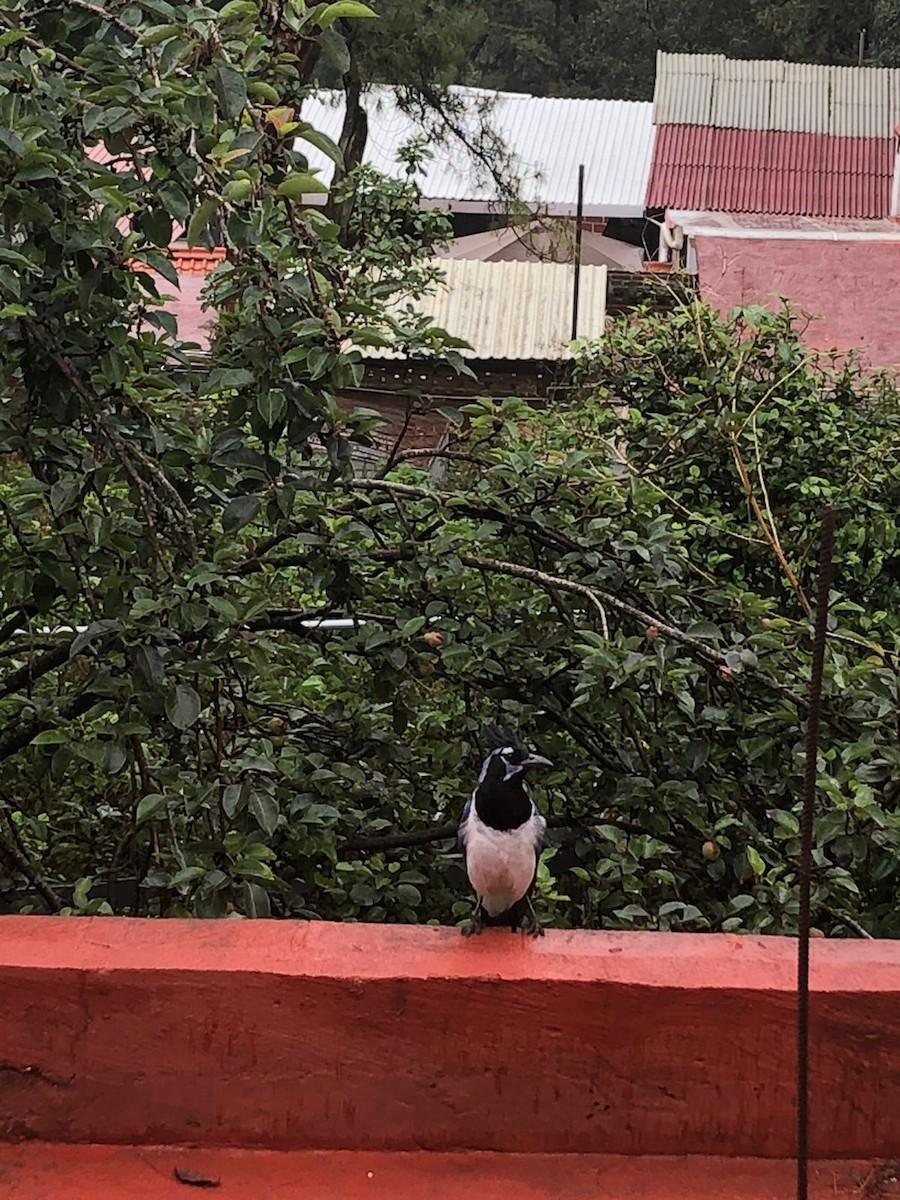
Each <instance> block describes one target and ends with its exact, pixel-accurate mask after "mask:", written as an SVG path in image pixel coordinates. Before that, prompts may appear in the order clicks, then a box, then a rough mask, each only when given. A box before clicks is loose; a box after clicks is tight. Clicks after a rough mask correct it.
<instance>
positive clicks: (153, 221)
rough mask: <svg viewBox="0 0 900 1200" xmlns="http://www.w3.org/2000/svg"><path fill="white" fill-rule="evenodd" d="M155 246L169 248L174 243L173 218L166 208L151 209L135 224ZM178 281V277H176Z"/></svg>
mask: <svg viewBox="0 0 900 1200" xmlns="http://www.w3.org/2000/svg"><path fill="white" fill-rule="evenodd" d="M135 223H136V224H137V225H138V227H139V228H140V229H141V230H142V232H143V233H145V234H146V235H147V237H148V238H149V239H150V241H151V242H152V243H153V245H154V246H162V247H165V248H168V247H169V245H170V244H171V242H172V218H171V217H170V216H169V214H168V213H167V212H166V210H165V209H164V208H151V209H149V210H148V211H147V212H144V213H141V214H140V216H139V217H138V218H137V221H136V222H135ZM176 280H177V276H176Z"/></svg>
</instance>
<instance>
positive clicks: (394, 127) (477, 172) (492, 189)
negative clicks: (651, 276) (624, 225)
mask: <svg viewBox="0 0 900 1200" xmlns="http://www.w3.org/2000/svg"><path fill="white" fill-rule="evenodd" d="M450 91H451V92H452V93H453V94H454V95H455V96H457V97H460V98H461V99H462V100H463V101H465V115H464V117H463V118H462V121H461V125H462V127H463V129H464V130H465V131H466V132H467V134H468V135H470V136H473V137H474V136H475V135H477V132H478V130H479V128H480V125H481V117H480V111H481V110H482V109H484V108H485V107H486V106H487V105H490V115H489V117H488V125H489V127H490V128H491V129H492V130H493V131H494V132H495V133H496V134H497V135H498V136H499V137H500V139H501V140H502V142H503V144H504V145H505V147H506V151H507V153H508V154H509V155H510V157H511V159H512V160H513V167H514V170H515V173H516V175H517V176H518V179H519V198H520V199H521V200H523V201H525V202H526V203H527V204H529V205H531V206H534V207H538V208H543V209H546V210H547V211H549V212H550V213H552V214H556V215H560V214H563V213H574V211H575V207H576V203H577V199H578V166H579V164H580V163H584V168H585V185H584V201H585V207H584V211H585V215H586V216H609V217H616V216H618V217H628V216H642V215H643V212H644V193H645V192H646V190H647V179H648V176H649V173H650V159H651V157H652V153H653V119H652V114H653V105H652V104H650V103H649V102H645V101H629V100H562V99H546V98H543V97H539V96H528V95H524V94H519V93H514V92H486V91H484V90H482V89H480V88H451V89H450ZM364 106H365V109H366V113H367V115H368V119H369V137H368V143H367V146H366V154H365V162H366V163H367V164H368V165H369V166H372V167H374V168H376V169H377V170H379V171H381V172H382V173H383V174H385V175H390V176H394V177H398V178H401V177H405V167H402V166H400V165H399V164H398V162H397V152H398V150H399V149H400V148H401V147H402V146H404V145H405V144H407V143H408V142H409V141H410V140H411V139H412V138H413V137H414V136H416V135H417V134H419V135H421V133H422V128H421V126H419V125H418V124H417V123H416V121H415V120H413V119H412V118H411V117H409V116H408V115H407V114H406V113H404V112H403V111H402V110H401V109H400V107H399V106H398V104H397V101H396V94H395V92H394V89H393V88H389V87H375V88H372V89H370V90H369V91H368V92H367V93H366V96H365V98H364ZM302 117H303V119H304V120H305V121H309V122H310V123H311V124H312V125H313V126H314V127H315V128H316V129H320V130H321V131H322V132H323V133H327V134H328V135H329V136H330V137H331V138H333V139H334V140H335V141H337V139H338V137H339V135H340V131H341V125H342V122H343V119H344V103H343V93H342V92H322V93H319V94H318V95H317V96H312V97H310V98H309V99H307V100H306V101H305V102H304V105H303V110H302ZM297 145H298V149H301V150H302V151H303V153H305V154H307V155H308V157H309V160H310V164H311V165H312V166H314V167H318V168H320V170H321V178H322V179H323V180H325V181H327V180H329V179H330V177H331V171H332V165H331V163H330V161H329V160H328V159H327V158H326V157H325V156H324V155H323V154H321V153H320V152H319V151H317V150H314V149H312V148H311V147H310V146H309V144H308V143H306V142H298V143H297ZM419 182H420V185H421V188H422V194H423V196H424V198H425V199H426V200H429V201H431V202H432V203H438V204H447V205H448V206H449V207H451V208H454V209H456V210H458V211H469V212H478V211H486V210H488V209H490V208H491V207H492V205H494V204H496V202H497V199H498V189H497V187H496V184H495V182H494V180H493V179H492V178H491V176H490V173H489V171H487V170H486V169H485V167H484V166H483V165H482V164H480V163H478V162H477V160H476V159H475V158H474V157H473V156H472V154H471V153H470V152H469V151H468V149H467V148H466V146H465V145H464V144H463V142H462V140H461V139H460V138H459V137H457V136H455V135H453V134H450V135H449V136H448V138H447V140H446V141H445V142H443V143H442V144H439V145H435V146H434V148H433V157H432V159H431V160H430V161H429V162H428V163H426V164H425V166H424V168H423V173H422V175H421V176H420V179H419Z"/></svg>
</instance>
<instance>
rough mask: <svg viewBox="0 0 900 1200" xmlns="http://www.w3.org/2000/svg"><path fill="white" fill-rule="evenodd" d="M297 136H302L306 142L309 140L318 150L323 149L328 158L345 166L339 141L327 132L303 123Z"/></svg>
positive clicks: (338, 164)
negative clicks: (333, 139) (334, 139)
mask: <svg viewBox="0 0 900 1200" xmlns="http://www.w3.org/2000/svg"><path fill="white" fill-rule="evenodd" d="M297 137H299V138H302V139H303V141H304V142H309V144H310V145H311V146H315V148H316V149H317V150H321V151H322V153H323V154H324V155H325V156H326V158H330V159H331V161H332V162H333V163H335V164H336V165H337V166H339V167H343V165H344V155H343V152H342V150H341V148H340V146H339V145H338V144H337V142H333V141H332V140H331V138H330V137H329V136H328V134H327V133H320V132H319V130H318V129H313V127H312V126H311V125H302V126H301V127H300V128H299V129H298V130H297Z"/></svg>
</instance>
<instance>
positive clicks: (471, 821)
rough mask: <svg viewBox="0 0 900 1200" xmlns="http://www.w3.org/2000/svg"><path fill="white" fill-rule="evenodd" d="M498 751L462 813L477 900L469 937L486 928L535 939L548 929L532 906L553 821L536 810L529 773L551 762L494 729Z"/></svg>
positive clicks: (465, 850) (463, 835)
mask: <svg viewBox="0 0 900 1200" xmlns="http://www.w3.org/2000/svg"><path fill="white" fill-rule="evenodd" d="M486 733H487V737H488V741H489V743H490V744H491V746H492V748H491V750H490V753H489V754H488V756H487V758H486V759H485V760H484V763H483V764H482V767H481V774H480V775H479V777H478V783H477V784H476V786H475V790H474V792H473V793H472V798H471V800H469V801H468V802H467V804H466V806H465V808H464V809H463V811H462V816H461V818H460V822H459V844H460V848H461V849H462V852H463V859H464V861H465V866H466V874H467V875H468V877H469V882H470V883H471V885H472V887H473V888H474V889H475V895H476V897H477V901H476V904H475V911H474V912H473V914H472V920H471V924H470V925H469V926H468V927H467V928H465V929H464V930H463V932H464V933H465V934H471V933H480V932H481V930H482V929H483V928H484V927H485V925H508V926H509V928H510V929H512V930H513V932H515V931H516V930H517V929H519V928H521V929H523V930H524V931H525V932H526V933H531V934H532V935H533V936H534V937H540V936H542V934H543V932H544V930H543V928H542V927H541V924H540V922H539V921H538V919H537V915H536V914H535V911H534V906H533V905H532V903H531V893H532V891H533V889H534V883H535V879H536V878H537V866H538V860H539V858H540V855H541V848H542V846H543V844H544V833H545V831H546V828H547V822H546V821H545V820H544V818H543V817H542V816H541V814H540V813H539V812H538V810H537V809H536V808H535V806H534V801H533V800H532V799H531V796H530V795H529V793H528V788H527V786H526V784H525V775H526V772H528V771H530V770H532V769H534V768H535V767H549V766H551V763H550V762H549V760H548V759H546V758H544V757H543V755H541V754H534V753H533V752H532V751H530V750H528V749H526V747H525V746H523V745H522V743H521V742H520V741H519V740H518V738H517V737H515V735H514V734H511V733H508V732H506V731H501V730H498V729H496V728H495V727H493V726H491V727H490V728H489V729H488V730H487V731H486Z"/></svg>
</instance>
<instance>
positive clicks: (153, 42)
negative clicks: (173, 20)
mask: <svg viewBox="0 0 900 1200" xmlns="http://www.w3.org/2000/svg"><path fill="white" fill-rule="evenodd" d="M183 34H184V30H183V29H182V27H181V26H180V25H151V26H150V28H149V29H145V30H144V32H143V33H142V34H141V36H140V37H139V38H138V45H139V46H159V45H160V44H161V43H162V42H167V41H168V40H169V38H173V37H180V36H182V35H183Z"/></svg>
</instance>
